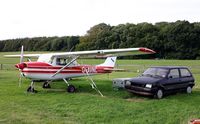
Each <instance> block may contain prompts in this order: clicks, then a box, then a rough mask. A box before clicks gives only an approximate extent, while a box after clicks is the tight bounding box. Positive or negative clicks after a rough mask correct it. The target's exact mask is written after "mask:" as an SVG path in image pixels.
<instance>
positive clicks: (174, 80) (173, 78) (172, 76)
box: [163, 68, 180, 90]
mask: <svg viewBox="0 0 200 124" xmlns="http://www.w3.org/2000/svg"><path fill="white" fill-rule="evenodd" d="M179 84H180V72H179V69H178V68H175V69H170V71H169V74H168V76H167V80H165V82H163V86H164V88H165V90H175V89H178V88H179Z"/></svg>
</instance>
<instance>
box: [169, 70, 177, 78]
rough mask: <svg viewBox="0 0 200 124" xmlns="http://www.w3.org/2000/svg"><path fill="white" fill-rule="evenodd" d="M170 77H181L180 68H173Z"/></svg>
mask: <svg viewBox="0 0 200 124" xmlns="http://www.w3.org/2000/svg"><path fill="white" fill-rule="evenodd" d="M168 78H179V71H178V69H171V70H170V72H169V74H168Z"/></svg>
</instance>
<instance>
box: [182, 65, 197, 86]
mask: <svg viewBox="0 0 200 124" xmlns="http://www.w3.org/2000/svg"><path fill="white" fill-rule="evenodd" d="M180 74H181V77H180V78H181V83H180V87H181V88H186V87H187V86H188V84H189V83H193V82H194V78H193V77H192V74H191V73H190V71H189V70H188V69H187V68H181V69H180Z"/></svg>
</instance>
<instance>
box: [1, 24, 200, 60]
mask: <svg viewBox="0 0 200 124" xmlns="http://www.w3.org/2000/svg"><path fill="white" fill-rule="evenodd" d="M22 44H23V45H24V46H25V49H26V50H27V51H71V50H73V51H75V50H76V51H82V50H95V49H115V48H129V47H148V48H150V49H153V50H155V51H156V52H157V54H156V55H155V56H154V57H157V58H164V59H200V23H199V22H195V23H190V22H188V21H176V22H158V23H155V24H151V23H146V22H145V23H139V24H131V23H127V24H120V25H117V26H110V25H108V24H105V23H100V24H98V25H95V26H93V27H91V28H90V29H89V30H88V31H87V33H86V34H85V35H84V36H66V37H38V38H24V39H13V40H4V41H0V51H19V50H20V47H21V45H22Z"/></svg>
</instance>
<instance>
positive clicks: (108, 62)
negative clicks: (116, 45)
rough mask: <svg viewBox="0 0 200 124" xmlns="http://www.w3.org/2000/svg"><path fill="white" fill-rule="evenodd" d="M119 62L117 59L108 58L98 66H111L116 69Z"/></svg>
mask: <svg viewBox="0 0 200 124" xmlns="http://www.w3.org/2000/svg"><path fill="white" fill-rule="evenodd" d="M116 60H117V57H107V58H106V60H105V62H104V63H102V64H100V65H98V66H109V67H114V66H115V62H116Z"/></svg>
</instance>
